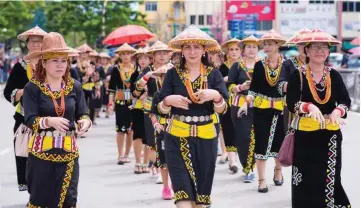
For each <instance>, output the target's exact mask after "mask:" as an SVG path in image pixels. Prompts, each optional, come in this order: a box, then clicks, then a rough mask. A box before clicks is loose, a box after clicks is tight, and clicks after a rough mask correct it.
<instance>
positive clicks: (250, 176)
mask: <svg viewBox="0 0 361 208" xmlns="http://www.w3.org/2000/svg"><path fill="white" fill-rule="evenodd" d="M254 178H255V174H254V173H248V175H246V176H245V177H244V179H243V182H244V183H252V182H253V181H254Z"/></svg>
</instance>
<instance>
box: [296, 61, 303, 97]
mask: <svg viewBox="0 0 361 208" xmlns="http://www.w3.org/2000/svg"><path fill="white" fill-rule="evenodd" d="M297 70H298V73H299V74H300V91H301V94H300V101H301V98H302V90H303V76H302V69H301V68H299V69H297Z"/></svg>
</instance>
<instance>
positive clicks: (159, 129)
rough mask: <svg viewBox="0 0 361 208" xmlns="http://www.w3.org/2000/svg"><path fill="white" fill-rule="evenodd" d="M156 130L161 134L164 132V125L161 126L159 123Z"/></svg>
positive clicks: (156, 124) (155, 125)
mask: <svg viewBox="0 0 361 208" xmlns="http://www.w3.org/2000/svg"><path fill="white" fill-rule="evenodd" d="M154 129H155V130H156V131H157V132H158V134H159V133H160V132H161V131H164V127H163V125H161V124H160V123H158V122H157V123H155V124H154Z"/></svg>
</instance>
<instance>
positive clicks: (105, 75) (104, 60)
mask: <svg viewBox="0 0 361 208" xmlns="http://www.w3.org/2000/svg"><path fill="white" fill-rule="evenodd" d="M99 57H100V64H101V65H100V66H99V67H98V69H97V70H98V71H99V75H101V76H100V77H101V79H102V80H103V84H102V87H101V93H102V107H103V109H104V111H105V118H109V111H108V109H107V105H108V103H109V94H108V86H109V80H110V74H111V68H112V66H111V64H110V59H111V57H110V56H109V55H108V54H107V53H106V52H100V53H99Z"/></svg>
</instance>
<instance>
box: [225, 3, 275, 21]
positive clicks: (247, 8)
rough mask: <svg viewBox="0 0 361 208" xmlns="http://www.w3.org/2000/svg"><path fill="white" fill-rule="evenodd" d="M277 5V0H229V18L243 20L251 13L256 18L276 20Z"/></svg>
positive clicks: (227, 12) (227, 10) (227, 8)
mask: <svg viewBox="0 0 361 208" xmlns="http://www.w3.org/2000/svg"><path fill="white" fill-rule="evenodd" d="M275 5H276V3H275V1H251V0H246V1H242V0H227V1H226V15H227V20H243V19H244V18H245V17H247V16H249V15H253V16H254V18H255V19H256V20H274V19H275V7H276V6H275Z"/></svg>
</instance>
